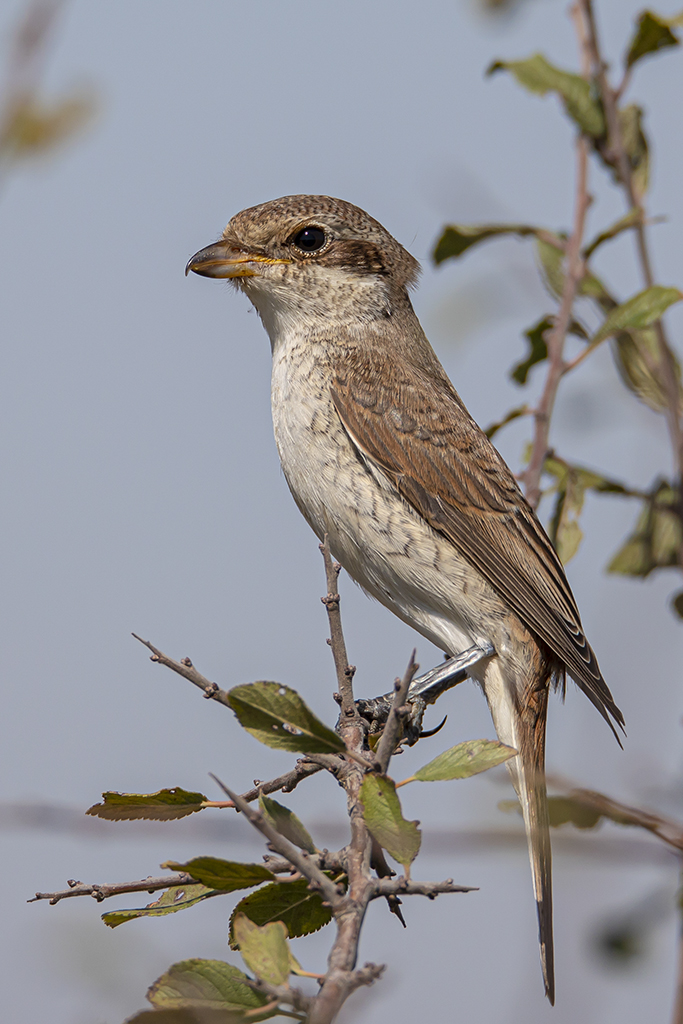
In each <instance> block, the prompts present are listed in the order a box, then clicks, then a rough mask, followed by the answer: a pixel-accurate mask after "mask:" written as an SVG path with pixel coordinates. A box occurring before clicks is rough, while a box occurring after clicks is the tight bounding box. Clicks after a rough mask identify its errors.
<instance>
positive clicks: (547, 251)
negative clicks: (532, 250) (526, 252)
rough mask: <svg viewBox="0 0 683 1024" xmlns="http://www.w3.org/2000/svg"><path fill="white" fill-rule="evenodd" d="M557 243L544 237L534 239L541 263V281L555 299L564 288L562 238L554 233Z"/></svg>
mask: <svg viewBox="0 0 683 1024" xmlns="http://www.w3.org/2000/svg"><path fill="white" fill-rule="evenodd" d="M556 238H557V245H553V244H552V243H551V242H549V241H548V240H547V239H545V238H538V239H536V255H537V257H538V261H539V263H540V265H541V274H542V276H543V282H544V284H545V286H546V288H547V289H548V291H549V292H550V294H551V295H554V296H555V298H556V299H559V298H560V296H561V295H562V291H563V289H564V269H563V267H564V255H565V254H564V248H563V246H564V239H563V238H562V237H561V235H556Z"/></svg>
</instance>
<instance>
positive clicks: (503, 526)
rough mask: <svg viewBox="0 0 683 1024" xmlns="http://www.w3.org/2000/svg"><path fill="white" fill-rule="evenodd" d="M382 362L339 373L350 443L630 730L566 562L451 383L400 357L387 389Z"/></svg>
mask: <svg viewBox="0 0 683 1024" xmlns="http://www.w3.org/2000/svg"><path fill="white" fill-rule="evenodd" d="M383 364H384V359H383V357H382V355H381V354H380V353H372V352H371V353H368V354H364V355H363V356H359V355H358V354H357V353H356V354H354V356H353V361H351V360H348V361H345V362H344V364H341V363H340V364H339V365H338V367H337V370H336V373H335V374H334V376H333V380H332V399H333V402H334V405H335V408H336V410H337V412H338V414H339V417H340V419H341V421H342V423H343V425H344V427H345V429H346V431H347V433H348V434H349V436H350V437H351V440H352V441H353V442H354V444H355V445H356V446H357V447H358V448H359V450H360V452H361V453H362V454H363V455H364V456H365V457H366V458H368V459H370V460H371V461H372V462H373V463H375V464H376V465H377V466H378V467H379V468H380V469H381V470H382V471H383V472H384V473H385V474H386V475H387V476H388V477H389V479H390V480H391V481H392V482H393V483H394V485H395V486H396V488H397V490H398V491H399V492H400V493H401V494H402V495H403V497H404V498H405V499H406V500H407V501H408V502H409V503H410V504H411V505H412V506H413V508H414V509H415V510H416V511H417V512H418V513H419V514H420V515H421V516H422V517H423V518H424V519H425V520H426V521H427V522H428V523H429V524H430V526H432V527H433V528H434V529H435V530H438V531H439V532H440V533H442V534H444V535H445V536H446V537H448V539H449V540H450V541H451V542H452V543H453V544H454V545H455V547H456V548H457V549H458V551H459V552H460V553H461V554H462V555H463V556H464V557H465V558H467V560H468V561H469V562H470V563H471V564H472V565H473V566H474V567H475V568H476V569H477V570H478V571H479V572H480V573H481V574H482V576H484V577H485V579H486V580H487V581H488V582H489V583H490V584H491V586H492V587H493V589H494V590H495V591H496V592H497V593H498V594H499V596H500V597H502V598H503V600H504V601H505V602H506V603H507V604H508V605H509V606H510V608H512V609H513V611H514V612H515V613H516V615H518V616H519V618H520V619H521V620H522V622H523V623H524V625H525V626H526V627H527V629H529V631H530V632H531V633H532V634H533V635H535V636H538V637H539V638H540V639H541V640H543V641H544V642H545V643H546V644H547V645H548V647H549V648H550V649H551V650H552V651H553V652H554V653H555V654H556V655H557V657H558V658H559V659H560V660H561V661H562V662H563V664H564V665H565V666H566V668H567V670H568V672H569V674H570V675H571V676H572V678H573V679H574V680H575V681H576V683H578V685H579V686H580V687H581V689H582V690H583V691H584V693H585V694H586V696H587V697H588V698H589V699H590V700H591V701H592V702H593V704H595V706H596V707H597V709H598V710H599V711H600V713H601V714H602V715H603V717H604V718H605V719H606V721H607V722H608V723H609V724H610V726H612V723H611V722H610V717H609V716H611V717H612V718H613V719H614V720H615V721H616V722H617V723H618V724H619V725H620V726H622V727H623V724H624V719H623V716H622V714H621V711H620V710H619V708H618V707H617V706H616V704H615V703H614V700H613V698H612V695H611V693H610V691H609V689H608V687H607V684H606V683H605V681H604V679H603V678H602V674H601V672H600V669H599V667H598V663H597V661H596V658H595V655H594V654H593V651H592V650H591V647H590V645H589V643H588V641H587V640H586V637H585V636H584V634H583V630H582V628H581V619H580V617H579V611H578V608H577V606H576V601H575V600H574V595H573V594H572V592H571V590H570V588H569V584H568V582H567V578H566V576H565V574H564V569H563V568H562V564H561V562H560V560H559V558H558V557H557V554H556V553H555V549H554V548H553V546H552V544H551V542H550V540H549V539H548V536H547V534H546V533H545V530H544V529H543V527H542V526H541V524H540V523H539V521H538V519H537V518H536V515H535V514H534V512H533V510H532V509H531V507H530V506H529V504H528V503H527V501H526V499H525V498H524V496H523V495H522V493H521V492H520V490H519V488H518V486H517V483H516V481H515V479H514V477H513V476H512V473H511V472H510V470H509V469H508V467H507V465H506V464H505V462H504V461H503V459H502V458H501V457H500V455H499V454H498V452H497V451H496V449H495V448H494V447H493V445H492V444H491V442H490V441H489V439H488V438H487V437H486V435H485V434H484V433H483V432H482V431H481V430H480V429H479V427H478V426H477V425H476V423H475V422H474V420H473V419H472V418H471V417H470V415H469V413H468V412H467V410H466V409H465V407H464V405H463V404H462V402H461V401H460V398H459V397H458V395H457V394H456V392H455V391H454V389H453V388H452V386H451V385H450V382H449V381H448V380H447V379H446V378H445V376H444V377H443V378H441V377H440V376H439V375H438V374H437V373H435V372H434V371H433V370H432V368H424V369H423V368H421V367H419V368H416V367H414V366H412V365H410V364H405V363H404V362H403V361H402V360H400V358H399V359H398V360H397V361H395V362H394V363H393V365H392V373H391V380H390V382H389V383H387V381H386V371H385V368H384V365H383ZM612 728H613V726H612ZM615 735H616V733H615Z"/></svg>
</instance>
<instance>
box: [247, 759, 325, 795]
mask: <svg viewBox="0 0 683 1024" xmlns="http://www.w3.org/2000/svg"><path fill="white" fill-rule="evenodd" d="M320 756H321V757H325V756H326V755H324V754H323V755H320ZM333 760H338V758H334V757H333V755H330V762H332V761H333ZM323 768H328V770H331V765H327V764H321V763H320V762H319V761H318V755H316V760H315V761H309V760H308V759H307V758H301V760H299V761H297V763H296V764H295V766H294V767H293V768H292V770H291V771H289V772H285V774H284V775H278V777H277V778H276V779H271V780H270V782H260V781H259V780H258V779H254V788H253V789H248V790H247V791H246V793H242V800H244V801H246V803H252V802H253V801H254V800H258V798H259V795H260V794H261V793H264V794H265V795H266V796H267V795H268V794H269V793H277V792H278V791H279V790H281V791H282V792H283V793H291V792H292V790H294V789H296V787H297V786H298V785H299V783H300V782H301V781H302V779H307V778H308V777H309V775H315V773H316V772H319V771H322V770H323Z"/></svg>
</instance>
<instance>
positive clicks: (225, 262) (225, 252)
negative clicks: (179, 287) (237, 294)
mask: <svg viewBox="0 0 683 1024" xmlns="http://www.w3.org/2000/svg"><path fill="white" fill-rule="evenodd" d="M264 263H291V260H277V259H271V258H270V257H269V256H263V255H261V254H260V253H256V252H245V251H244V250H243V249H239V248H237V247H236V246H235V245H233V244H231V243H230V242H228V241H227V240H225V239H224V240H222V241H220V242H215V243H214V244H213V245H207V247H206V248H205V249H200V250H199V252H196V253H195V254H194V256H192V257H191V258H190V259H189V260H188V262H187V266H186V267H185V276H187V275H188V274H189V272H190V271H192V272H193V273H195V274H199V275H200V276H201V277H223V278H225V277H228V278H231V277H257V276H258V268H259V264H264Z"/></svg>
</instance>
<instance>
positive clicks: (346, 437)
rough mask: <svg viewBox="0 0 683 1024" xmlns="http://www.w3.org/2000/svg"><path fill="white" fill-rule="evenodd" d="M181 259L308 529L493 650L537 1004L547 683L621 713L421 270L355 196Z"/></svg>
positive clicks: (486, 670)
mask: <svg viewBox="0 0 683 1024" xmlns="http://www.w3.org/2000/svg"><path fill="white" fill-rule="evenodd" d="M187 270H188V271H189V270H192V271H194V272H195V273H196V274H200V275H203V276H205V277H214V278H228V279H230V280H231V281H232V282H233V284H235V285H236V286H237V287H238V288H239V289H240V290H241V291H243V292H244V293H245V294H246V295H247V297H248V298H249V300H250V301H251V302H252V304H253V305H254V306H255V307H256V310H257V311H258V313H259V315H260V317H261V320H262V321H263V325H264V327H265V329H266V331H267V332H268V335H269V336H270V342H271V347H272V353H273V372H272V411H273V425H274V429H275V440H276V442H277V447H278V451H279V454H280V461H281V463H282V469H283V471H284V475H285V478H286V480H287V483H288V484H289V488H290V490H291V492H292V495H293V496H294V500H295V501H296V503H297V505H298V506H299V509H300V510H301V512H302V514H303V515H304V517H305V518H306V520H307V521H308V523H309V524H310V526H311V527H312V529H313V530H314V532H315V533H316V534H317V536H318V537H319V538H321V539H322V538H323V536H324V535H325V534H328V536H329V539H330V546H331V549H332V552H333V554H334V556H335V557H336V558H337V559H338V560H339V562H340V563H341V564H342V566H343V567H344V568H345V569H346V570H347V572H348V573H349V574H350V575H351V576H352V577H353V579H354V580H356V582H357V583H359V584H360V586H361V587H362V588H363V589H364V590H365V591H367V593H368V594H371V595H372V596H373V597H375V598H377V600H378V601H381V603H382V604H384V605H386V607H387V608H389V609H391V611H393V612H394V613H395V614H396V615H398V616H399V618H401V619H403V621H404V622H407V623H408V624H409V625H410V626H413V627H414V628H415V629H416V630H418V632H420V633H422V635H423V636H425V637H427V638H428V639H429V640H431V641H432V642H433V643H434V644H436V645H437V647H440V648H441V650H443V651H444V652H446V653H447V654H449V655H456V654H458V653H459V652H460V651H461V650H463V648H465V647H469V646H471V645H474V644H483V645H486V644H490V645H492V646H493V648H494V650H495V654H494V655H492V656H491V657H489V658H486V659H485V660H484V661H482V662H480V663H479V664H478V665H477V666H475V667H474V668H473V669H472V671H471V674H472V675H473V677H474V678H475V679H476V681H477V682H478V683H479V684H480V685H481V687H482V689H483V691H484V694H485V696H486V700H487V702H488V705H489V708H490V710H491V715H492V717H493V722H494V726H495V729H496V732H497V734H498V736H499V738H500V740H501V741H502V742H503V743H506V744H508V745H509V746H511V747H514V748H515V749H516V750H517V751H518V753H517V755H516V756H515V757H514V758H513V759H512V760H510V761H508V767H509V769H510V772H511V775H512V781H513V784H514V786H515V789H516V791H517V794H518V796H519V799H520V803H521V805H522V810H523V814H524V824H525V827H526V832H527V838H528V844H529V856H530V860H531V870H532V876H533V885H534V893H535V897H536V904H537V910H538V922H539V941H540V949H541V964H542V969H543V977H544V981H545V989H546V994H547V996H548V998H549V1000H550V1002H551V1003H552V1002H554V994H555V981H554V965H553V933H552V889H551V852H550V837H549V830H548V809H547V797H546V788H545V773H544V761H545V725H546V713H547V704H548V692H549V689H550V687H551V686H555V687H563V686H564V681H565V673H568V674H569V675H570V676H571V677H572V678H573V679H574V680H575V681H576V683H577V684H578V685H579V687H580V688H581V689H582V690H583V692H584V693H585V694H586V696H587V697H588V698H589V700H591V701H592V702H593V704H594V705H595V706H596V708H597V709H598V711H599V712H600V713H601V714H602V715H603V717H604V718H605V719H606V721H607V722H608V723H609V724H610V725H611V727H612V729H613V731H614V726H613V725H612V722H611V721H610V718H611V719H613V720H614V722H616V723H617V724H618V725H619V726H621V727H623V721H624V720H623V716H622V714H621V712H620V710H619V708H618V707H617V706H616V704H615V703H614V700H613V698H612V695H611V693H610V691H609V689H608V687H607V685H606V683H605V681H604V679H603V678H602V675H601V673H600V669H599V668H598V664H597V661H596V659H595V655H594V654H593V651H592V650H591V648H590V646H589V644H588V641H587V640H586V637H585V636H584V634H583V630H582V627H581V619H580V617H579V611H578V608H577V606H576V602H575V600H574V597H573V595H572V592H571V590H570V587H569V584H568V582H567V579H566V576H565V574H564V570H563V568H562V564H561V563H560V561H559V559H558V557H557V555H556V553H555V550H554V548H553V546H552V544H551V543H550V540H549V539H548V537H547V535H546V533H545V531H544V529H543V527H542V526H541V524H540V523H539V521H538V519H537V518H536V515H535V514H534V512H533V510H532V509H531V507H530V506H529V504H528V503H527V501H526V499H525V498H524V496H523V495H522V493H521V492H520V490H519V488H518V486H517V483H516V482H515V479H514V477H513V475H512V473H511V472H510V470H509V469H508V467H507V465H506V464H505V462H504V461H503V459H502V458H501V456H500V455H499V454H498V452H497V451H496V449H495V448H494V447H493V445H492V444H491V442H490V441H489V440H488V438H487V437H486V435H485V434H484V433H483V432H482V431H481V430H480V429H479V427H478V426H477V424H476V423H475V422H474V420H473V419H472V417H471V416H470V414H469V413H468V411H467V409H466V408H465V406H464V404H463V402H462V400H461V399H460V396H459V395H458V394H457V392H456V391H455V389H454V387H453V385H452V384H451V382H450V380H449V379H448V377H447V376H446V373H445V371H444V369H443V367H442V366H441V364H440V363H439V360H438V359H437V357H436V355H435V353H434V351H433V349H432V347H431V346H430V344H429V342H428V341H427V338H426V337H425V335H424V332H423V331H422V328H421V327H420V324H419V321H418V319H417V317H416V315H415V312H414V310H413V307H412V305H411V302H410V298H409V296H408V289H409V288H410V286H411V285H414V284H415V282H416V280H417V276H418V271H419V265H418V263H417V261H416V260H415V259H414V258H413V257H412V256H411V255H410V253H408V252H407V251H406V250H405V249H404V248H403V246H401V245H400V244H399V243H398V242H397V241H396V240H395V239H394V238H393V237H392V236H391V235H390V234H389V232H388V231H386V230H385V229H384V228H383V227H382V225H381V224H379V223H378V222H377V221H376V220H374V219H373V218H372V217H370V216H369V215H368V214H367V213H365V212H364V211H363V210H361V209H359V208H358V207H356V206H352V205H351V203H347V202H344V201H342V200H340V199H332V198H330V197H329V196H308V195H300V196H285V197H284V198H282V199H275V200H273V201H272V202H268V203H263V204H262V205H260V206H255V207H252V208H251V209H248V210H243V211H242V212H241V213H238V214H237V215H236V216H235V217H233V219H232V220H231V221H230V223H229V224H228V226H227V228H226V229H225V231H224V233H223V237H222V239H221V240H220V241H219V242H216V243H215V244H213V245H209V246H208V247H207V248H205V249H202V250H201V251H200V252H198V253H196V254H195V255H194V256H193V257H192V258H191V260H190V261H189V263H188V264H187ZM615 735H616V732H615Z"/></svg>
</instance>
